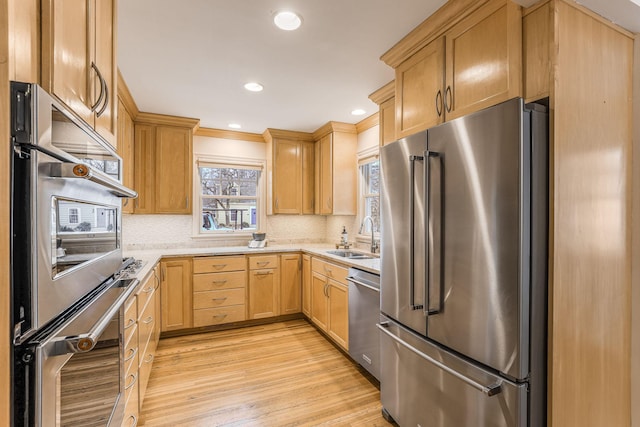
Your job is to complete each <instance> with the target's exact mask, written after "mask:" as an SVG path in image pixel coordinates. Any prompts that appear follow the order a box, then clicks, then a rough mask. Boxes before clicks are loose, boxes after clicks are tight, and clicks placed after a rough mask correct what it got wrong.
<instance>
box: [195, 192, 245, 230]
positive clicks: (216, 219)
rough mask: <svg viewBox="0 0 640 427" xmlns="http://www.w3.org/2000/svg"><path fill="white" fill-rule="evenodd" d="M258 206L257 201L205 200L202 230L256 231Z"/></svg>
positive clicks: (203, 202) (203, 201) (203, 203)
mask: <svg viewBox="0 0 640 427" xmlns="http://www.w3.org/2000/svg"><path fill="white" fill-rule="evenodd" d="M257 206H258V203H257V199H232V198H208V199H203V200H202V223H201V228H202V230H203V231H232V230H249V231H251V230H256V228H257V218H258V217H257Z"/></svg>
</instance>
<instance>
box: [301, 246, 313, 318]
mask: <svg viewBox="0 0 640 427" xmlns="http://www.w3.org/2000/svg"><path fill="white" fill-rule="evenodd" d="M302 313H303V314H304V315H305V316H307V317H311V255H307V254H304V255H302Z"/></svg>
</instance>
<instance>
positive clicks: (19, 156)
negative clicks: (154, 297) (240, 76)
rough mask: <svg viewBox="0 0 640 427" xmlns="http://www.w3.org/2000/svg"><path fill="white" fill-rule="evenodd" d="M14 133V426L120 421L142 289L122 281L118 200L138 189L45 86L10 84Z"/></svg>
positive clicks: (99, 139)
mask: <svg viewBox="0 0 640 427" xmlns="http://www.w3.org/2000/svg"><path fill="white" fill-rule="evenodd" d="M11 129H12V132H11V142H12V147H13V150H14V154H13V160H12V206H11V212H12V214H11V228H12V242H11V292H12V301H13V303H12V321H13V360H14V363H13V372H12V374H13V379H14V381H13V386H12V394H13V401H14V405H13V408H14V414H13V420H14V425H16V426H17V425H29V426H31V425H38V426H40V425H41V426H58V425H64V426H69V425H116V424H118V425H119V423H120V421H118V420H119V419H120V418H121V416H122V405H123V402H121V396H122V394H123V390H124V384H123V373H122V371H123V342H122V333H123V325H122V317H123V313H122V310H123V308H122V306H123V304H124V301H125V300H126V298H127V297H128V296H129V294H130V293H131V292H133V290H134V288H135V285H136V282H137V281H136V280H121V279H120V278H119V271H120V270H121V269H122V268H123V267H124V266H126V264H128V263H130V261H127V262H124V260H123V257H122V248H121V242H122V228H121V219H122V215H121V199H122V198H133V197H136V196H137V194H136V193H135V192H134V191H132V190H130V189H128V188H126V187H124V186H123V185H122V184H121V177H122V171H121V168H122V160H121V159H120V157H119V156H118V155H117V154H116V153H115V152H114V151H113V149H112V148H111V147H110V146H109V145H108V144H107V143H106V141H105V140H104V139H103V138H102V137H101V136H100V135H98V134H97V133H96V132H94V131H93V129H91V127H89V126H88V125H87V124H86V123H84V122H83V121H82V120H80V119H78V118H77V117H75V116H74V115H73V114H72V113H70V112H69V111H67V110H66V109H65V107H64V106H62V105H61V104H60V103H58V102H57V101H56V100H55V99H54V98H52V97H51V96H50V95H49V94H47V93H46V92H45V91H44V90H43V89H42V88H40V87H39V86H37V85H33V84H26V83H19V82H11ZM79 396H81V397H80V398H78V397H79ZM94 398H95V399H94Z"/></svg>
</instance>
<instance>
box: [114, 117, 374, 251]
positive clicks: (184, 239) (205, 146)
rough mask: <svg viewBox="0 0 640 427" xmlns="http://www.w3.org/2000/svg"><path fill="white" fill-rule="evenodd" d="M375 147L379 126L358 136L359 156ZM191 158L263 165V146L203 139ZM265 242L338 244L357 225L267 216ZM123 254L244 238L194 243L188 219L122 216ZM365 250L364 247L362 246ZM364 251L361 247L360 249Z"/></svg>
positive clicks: (341, 219)
mask: <svg viewBox="0 0 640 427" xmlns="http://www.w3.org/2000/svg"><path fill="white" fill-rule="evenodd" d="M377 145H378V126H374V127H372V128H370V129H367V130H366V131H364V132H362V133H360V134H359V135H358V152H362V151H365V150H367V149H370V148H371V147H375V146H377ZM193 153H194V158H196V157H198V156H218V157H226V158H234V157H235V158H241V159H245V160H247V159H249V160H253V161H266V145H265V144H264V143H261V142H251V141H238V140H228V139H221V138H211V137H205V136H194V138H193ZM266 223H267V224H266V229H265V231H266V233H267V239H269V242H271V243H272V244H295V243H324V242H327V243H337V242H338V241H339V240H340V232H341V231H342V226H345V227H346V228H347V232H348V233H349V240H350V241H354V240H355V235H356V233H357V232H358V229H359V227H360V224H358V223H357V219H356V216H355V215H353V216H351V215H348V216H347V215H345V216H328V217H326V216H320V215H269V216H267V217H266ZM123 230H124V232H123V247H124V249H125V250H137V249H169V248H176V247H217V246H236V245H245V244H246V243H247V242H246V237H243V238H237V237H231V236H230V237H229V238H227V239H222V240H203V239H201V238H199V239H194V238H193V237H192V234H193V224H192V216H191V215H127V214H125V215H123ZM365 246H366V245H365ZM363 247H364V246H363Z"/></svg>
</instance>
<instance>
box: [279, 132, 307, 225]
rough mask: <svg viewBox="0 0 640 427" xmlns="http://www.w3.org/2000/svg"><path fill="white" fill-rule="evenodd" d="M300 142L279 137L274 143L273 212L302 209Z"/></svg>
mask: <svg viewBox="0 0 640 427" xmlns="http://www.w3.org/2000/svg"><path fill="white" fill-rule="evenodd" d="M300 155H301V153H300V143H299V142H297V141H288V140H286V139H277V140H275V141H274V144H273V156H274V162H273V163H274V165H273V213H274V214H299V213H301V211H302V182H301V180H300V177H301V173H302V166H301V162H300Z"/></svg>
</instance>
